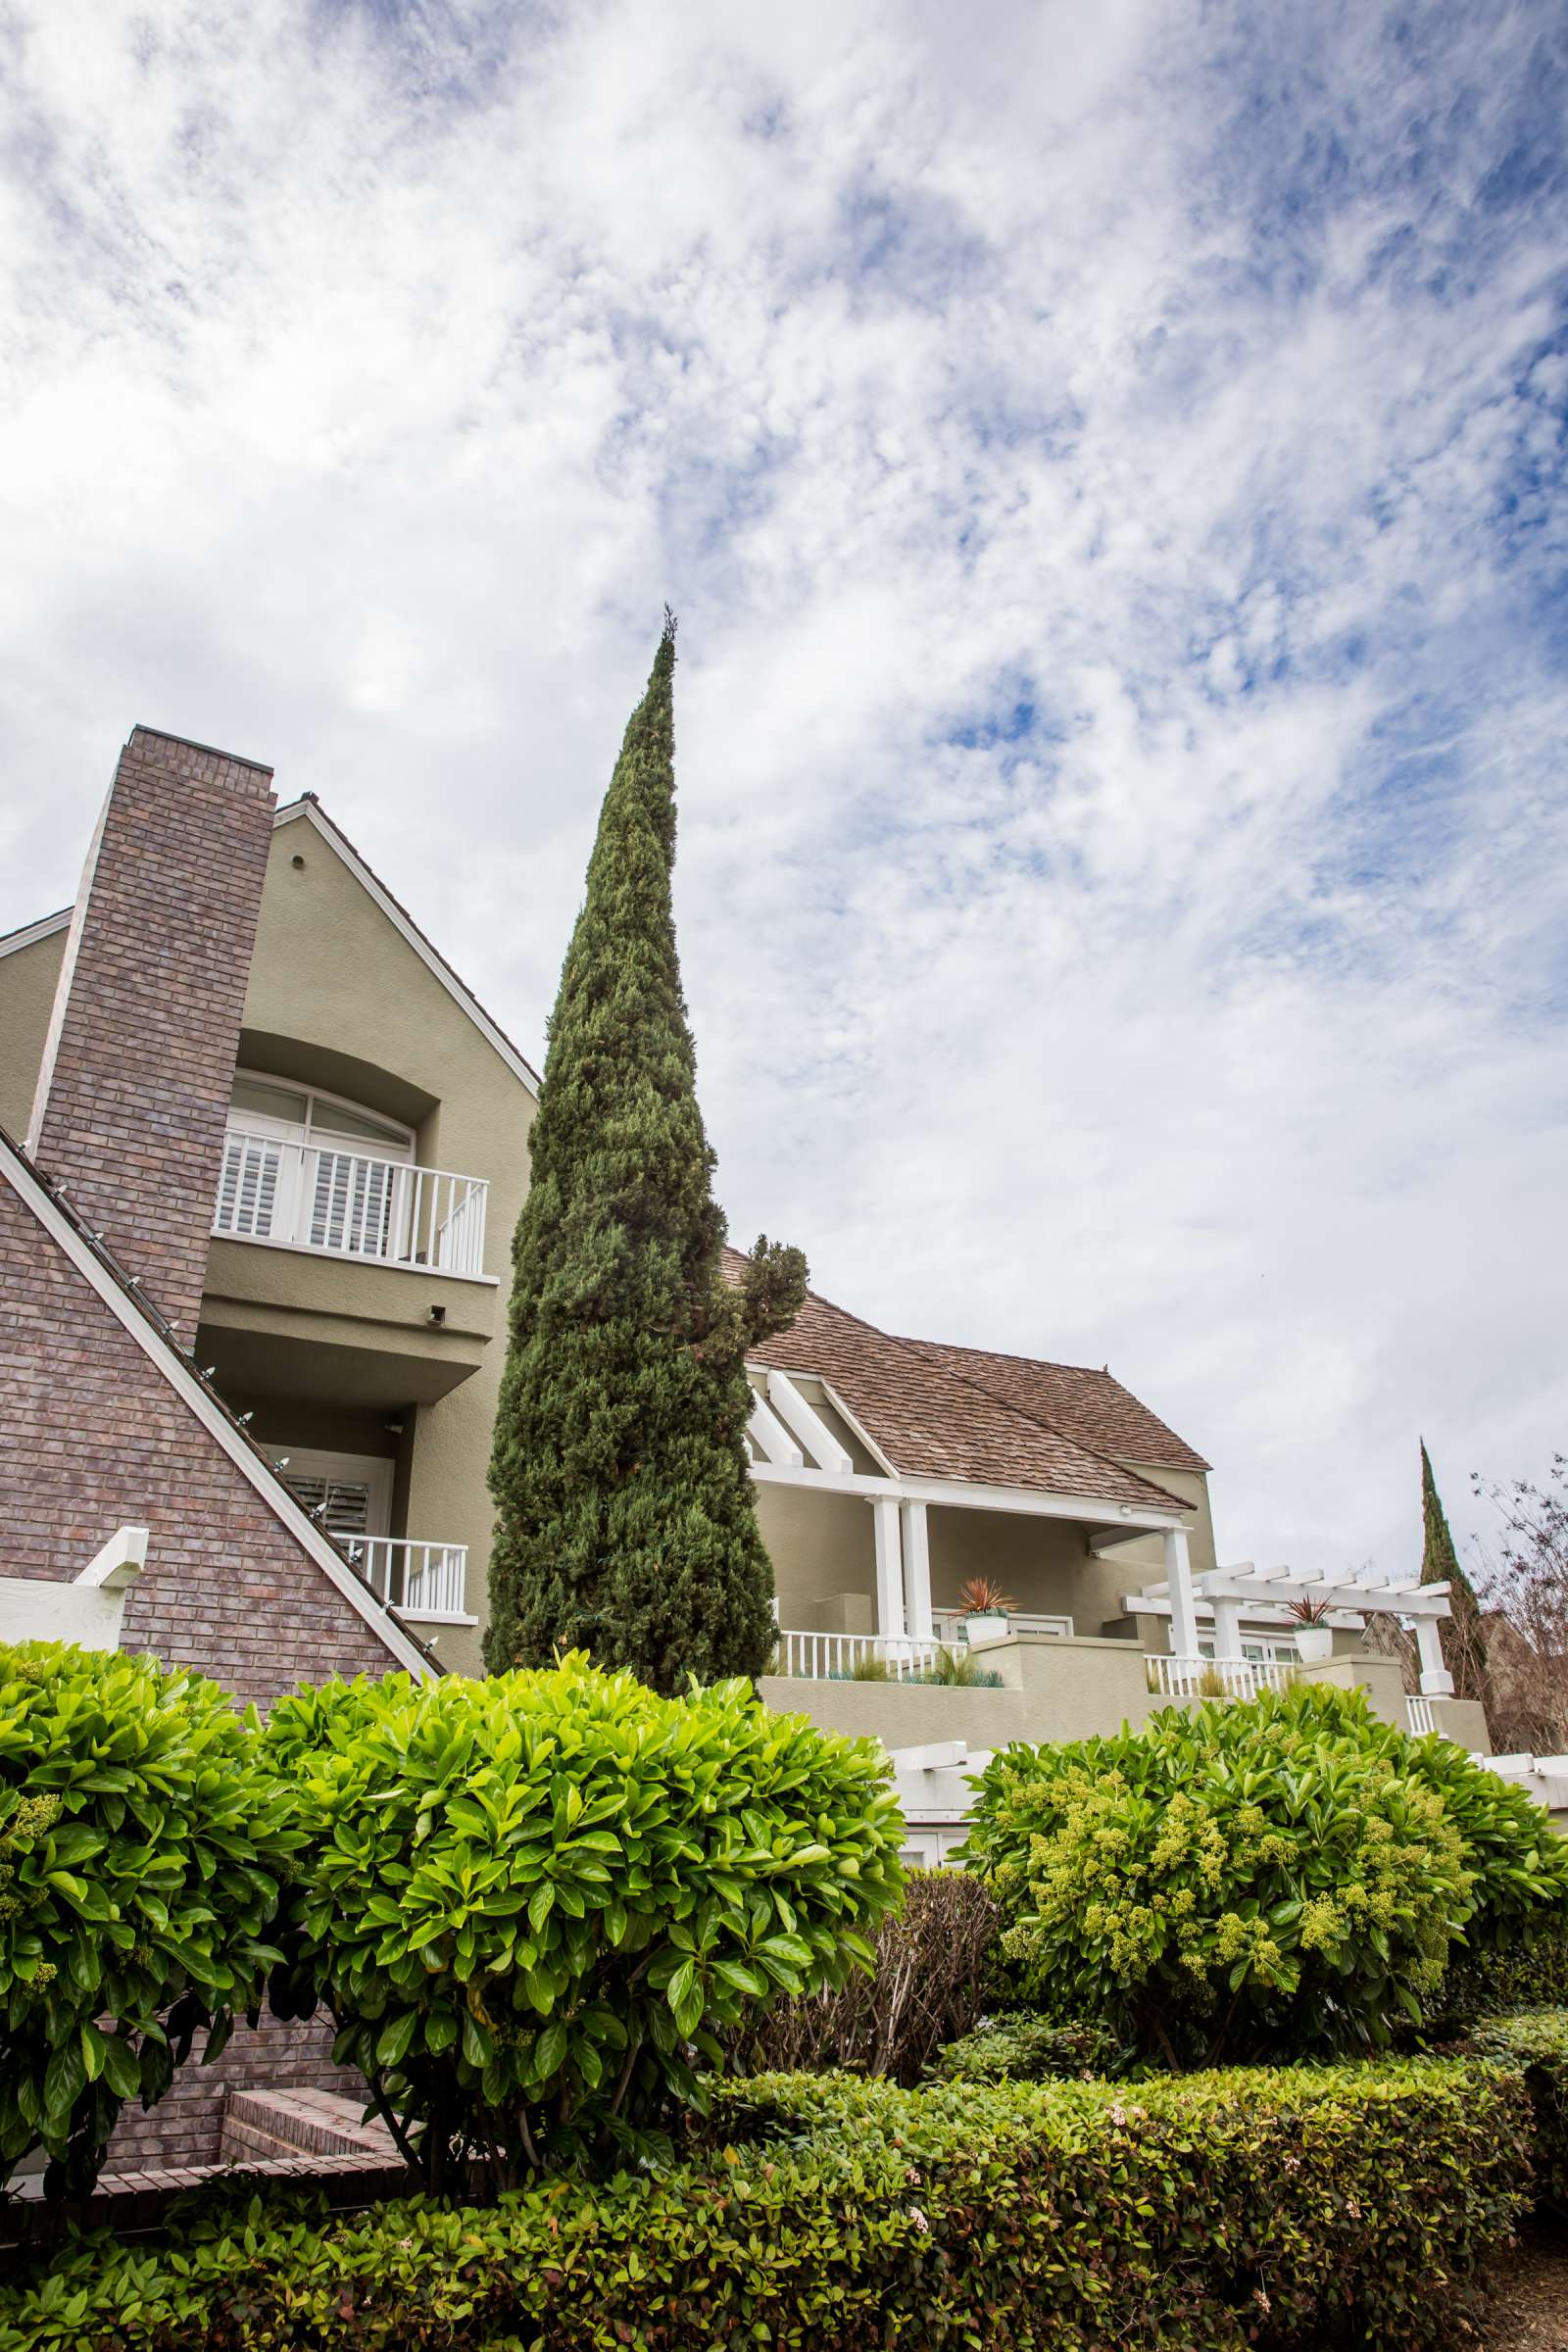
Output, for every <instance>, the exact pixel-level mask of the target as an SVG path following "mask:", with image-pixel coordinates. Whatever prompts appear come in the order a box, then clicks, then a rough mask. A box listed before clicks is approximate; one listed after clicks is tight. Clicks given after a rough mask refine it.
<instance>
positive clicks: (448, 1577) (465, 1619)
mask: <svg viewBox="0 0 1568 2352" xmlns="http://www.w3.org/2000/svg"><path fill="white" fill-rule="evenodd" d="M338 1541H339V1543H340V1544H342V1545H343V1548H344V1550H345V1551H346V1552H347V1553H348V1555H349V1558H350V1559H351V1560H352V1561H353V1562H354V1563H355V1565H356V1567H357V1568H359V1570H360V1571H361V1573H362V1575H363V1576H364V1577H365V1579H366V1582H367V1583H368V1585H369V1587H370V1590H371V1591H372V1592H373V1593H379V1594H380V1596H381V1598H382V1599H383V1600H386V1601H390V1602H391V1604H392V1606H393V1607H394V1608H395V1609H396V1610H397V1612H398V1615H399V1616H400V1617H407V1618H408V1619H409V1621H410V1623H411V1624H416V1625H417V1624H419V1623H421V1622H422V1623H427V1624H428V1623H435V1624H440V1625H477V1624H478V1622H479V1621H478V1619H477V1618H476V1617H474V1616H471V1615H470V1614H469V1611H468V1608H467V1605H466V1604H467V1590H466V1588H467V1576H468V1546H467V1545H466V1544H417V1543H414V1542H411V1541H409V1540H407V1539H405V1538H404V1537H401V1536H340V1537H339V1538H338Z"/></svg>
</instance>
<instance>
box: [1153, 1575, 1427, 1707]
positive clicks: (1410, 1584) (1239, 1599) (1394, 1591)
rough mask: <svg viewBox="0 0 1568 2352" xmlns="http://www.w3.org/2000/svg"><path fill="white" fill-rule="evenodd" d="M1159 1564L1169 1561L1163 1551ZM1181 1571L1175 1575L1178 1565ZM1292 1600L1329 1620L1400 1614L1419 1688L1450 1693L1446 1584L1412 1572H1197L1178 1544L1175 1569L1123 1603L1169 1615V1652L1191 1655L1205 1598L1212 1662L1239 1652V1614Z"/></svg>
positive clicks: (1195, 1653)
mask: <svg viewBox="0 0 1568 2352" xmlns="http://www.w3.org/2000/svg"><path fill="white" fill-rule="evenodd" d="M1166 1565H1167V1568H1168V1567H1169V1566H1170V1565H1171V1562H1170V1558H1169V1555H1168V1554H1167V1559H1166ZM1184 1569H1185V1570H1186V1573H1185V1574H1184V1573H1182V1571H1183V1570H1184ZM1295 1600H1315V1601H1320V1602H1324V1603H1326V1604H1327V1606H1328V1609H1329V1611H1330V1621H1331V1622H1332V1621H1333V1619H1334V1618H1335V1617H1338V1619H1339V1621H1340V1623H1341V1624H1345V1623H1349V1624H1352V1625H1356V1624H1359V1623H1360V1622H1361V1621H1362V1620H1363V1619H1365V1618H1367V1617H1402V1618H1406V1619H1408V1620H1409V1621H1410V1622H1411V1623H1413V1625H1414V1627H1415V1639H1416V1648H1417V1650H1418V1651H1419V1653H1420V1658H1421V1691H1422V1695H1423V1697H1426V1698H1451V1697H1452V1695H1453V1677H1452V1676H1451V1675H1450V1674H1449V1673H1448V1671H1447V1669H1446V1666H1445V1665H1444V1663H1443V1637H1442V1634H1441V1633H1440V1631H1439V1628H1440V1626H1441V1624H1442V1622H1443V1619H1444V1618H1445V1617H1447V1616H1450V1615H1451V1614H1452V1611H1451V1610H1450V1608H1449V1606H1448V1588H1447V1586H1446V1585H1424V1584H1422V1582H1421V1580H1420V1578H1419V1577H1405V1576H1398V1575H1385V1574H1380V1573H1379V1571H1378V1570H1377V1569H1374V1568H1366V1569H1362V1570H1361V1571H1360V1572H1359V1573H1358V1574H1357V1575H1355V1576H1351V1577H1345V1576H1323V1577H1312V1576H1304V1575H1301V1574H1299V1572H1298V1571H1297V1570H1296V1569H1294V1568H1258V1567H1254V1565H1253V1563H1252V1562H1251V1561H1250V1560H1242V1561H1239V1562H1238V1563H1237V1565H1236V1566H1235V1567H1233V1568H1211V1569H1208V1570H1207V1571H1205V1573H1203V1574H1202V1575H1201V1576H1194V1575H1193V1574H1192V1572H1191V1570H1190V1569H1187V1563H1186V1557H1185V1546H1183V1550H1182V1556H1181V1560H1180V1565H1179V1567H1178V1569H1177V1573H1176V1574H1174V1575H1167V1576H1166V1577H1165V1578H1164V1579H1163V1580H1162V1581H1161V1582H1160V1583H1158V1584H1154V1585H1150V1586H1149V1587H1148V1588H1147V1590H1146V1591H1145V1592H1143V1593H1128V1594H1127V1595H1126V1596H1125V1598H1124V1600H1123V1604H1122V1605H1123V1606H1124V1607H1125V1608H1126V1609H1127V1610H1128V1611H1129V1612H1130V1613H1131V1614H1133V1615H1134V1616H1156V1617H1168V1618H1169V1619H1170V1646H1171V1651H1172V1654H1173V1655H1175V1656H1177V1657H1183V1658H1196V1657H1197V1656H1198V1641H1199V1633H1198V1610H1199V1604H1200V1603H1201V1602H1205V1601H1206V1602H1207V1603H1208V1605H1209V1607H1210V1608H1211V1609H1212V1611H1213V1616H1214V1657H1215V1662H1216V1664H1220V1663H1223V1662H1225V1661H1226V1660H1229V1659H1238V1658H1240V1657H1241V1654H1242V1619H1243V1617H1244V1616H1246V1615H1248V1614H1249V1613H1251V1614H1253V1615H1255V1613H1256V1612H1257V1611H1258V1610H1259V1609H1265V1610H1272V1609H1281V1608H1284V1607H1286V1606H1288V1604H1289V1603H1290V1602H1292V1601H1295Z"/></svg>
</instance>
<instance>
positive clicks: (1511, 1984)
mask: <svg viewBox="0 0 1568 2352" xmlns="http://www.w3.org/2000/svg"><path fill="white" fill-rule="evenodd" d="M1551 2002H1559V2003H1564V2004H1568V1919H1565V1918H1564V1917H1563V1915H1562V1914H1561V1913H1555V1912H1554V1913H1552V1914H1550V1915H1549V1916H1548V1917H1547V1918H1546V1920H1545V1921H1544V1924H1543V1925H1542V1926H1541V1927H1540V1928H1539V1929H1538V1931H1537V1933H1536V1934H1535V1935H1534V1936H1523V1937H1516V1938H1515V1939H1514V1941H1512V1942H1505V1943H1494V1944H1486V1945H1483V1946H1482V1947H1481V1949H1480V1950H1476V1951H1471V1950H1466V1949H1463V1948H1461V1947H1460V1946H1458V1945H1455V1946H1454V1948H1453V1950H1452V1952H1451V1953H1450V1954H1449V1956H1448V1966H1447V1971H1446V1975H1445V1976H1444V1980H1443V1983H1442V1984H1441V1985H1439V1986H1438V1989H1437V1991H1436V1993H1435V1994H1434V1995H1433V1998H1432V2001H1431V2004H1430V2015H1431V2019H1432V2022H1433V2024H1434V2025H1435V2026H1436V2027H1437V2028H1439V2029H1440V2030H1441V2029H1442V2028H1444V2027H1457V2026H1464V2025H1469V2024H1470V2023H1472V2022H1473V2021H1474V2020H1475V2019H1477V2018H1489V2017H1510V2016H1512V2015H1513V2014H1514V2013H1515V2012H1516V2011H1518V2010H1522V2009H1541V2008H1544V2007H1545V2006H1546V2005H1547V2004H1548V2003H1551Z"/></svg>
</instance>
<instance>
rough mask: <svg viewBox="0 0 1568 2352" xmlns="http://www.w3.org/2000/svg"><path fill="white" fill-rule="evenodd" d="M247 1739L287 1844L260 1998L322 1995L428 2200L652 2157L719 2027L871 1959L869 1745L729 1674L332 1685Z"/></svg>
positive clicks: (894, 1818)
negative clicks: (689, 1687) (777, 1705)
mask: <svg viewBox="0 0 1568 2352" xmlns="http://www.w3.org/2000/svg"><path fill="white" fill-rule="evenodd" d="M266 1737H267V1740H268V1743H269V1746H270V1750H271V1752H272V1754H273V1755H274V1757H275V1758H276V1759H277V1762H278V1763H279V1765H280V1766H281V1767H282V1768H283V1769H284V1770H285V1771H288V1772H290V1773H292V1774H294V1775H295V1776H296V1777H297V1780H298V1782H299V1785H300V1788H301V1790H302V1792H303V1800H304V1811H305V1817H306V1820H307V1823H308V1826H309V1829H310V1832H311V1844H310V1848H309V1852H308V1855H307V1857H306V1862H305V1867H304V1873H303V1877H302V1882H301V1886H300V1888H299V1890H298V1892H297V1896H296V1899H295V1903H294V1908H293V1914H292V1921H291V1926H292V1932H293V1934H294V1936H295V1937H296V1939H297V1941H296V1951H295V1956H294V1962H293V1967H292V1972H291V1980H290V1982H289V1984H287V1985H280V1987H279V1991H278V2005H279V2006H280V2007H281V2008H283V2009H284V2010H285V2011H288V2010H289V2009H291V2008H296V2007H297V2008H301V2009H303V2008H305V2007H308V2006H309V2004H310V2003H311V2001H312V1999H313V1998H314V1997H315V1996H316V1995H317V1994H318V1993H319V1995H320V1996H321V1997H324V1999H325V2000H326V2002H327V2004H328V2006H329V2007H330V2008H331V2011H332V2014H333V2016H334V2018H335V2019H336V2021H337V2025H338V2028H339V2032H338V2038H337V2054H338V2057H339V2060H340V2061H343V2062H348V2063H352V2064H353V2065H355V2066H357V2067H358V2068H359V2069H360V2071H361V2072H362V2073H363V2074H364V2075H365V2077H366V2079H367V2081H368V2082H369V2084H370V2086H371V2093H372V2097H373V2098H374V2100H375V2102H376V2104H377V2105H378V2107H379V2108H380V2110H381V2112H382V2114H383V2115H384V2116H385V2117H386V2119H387V2121H388V2123H389V2124H390V2125H391V2126H392V2128H393V2130H394V2131H395V2132H396V2133H397V2134H398V2136H399V2140H400V2144H402V2145H403V2146H404V2148H405V2152H406V2153H409V2154H410V2155H411V2157H414V2156H417V2160H418V2161H419V2163H420V2164H421V2167H422V2169H423V2173H424V2177H425V2179H426V2180H427V2181H428V2182H429V2183H430V2184H432V2185H435V2184H437V2183H439V2182H440V2181H441V2180H442V2179H443V2178H444V2173H445V2167H446V2165H447V2162H448V2160H449V2158H450V2157H451V2156H453V2155H455V2154H463V2155H471V2156H473V2157H475V2158H477V2159H478V2160H479V2161H480V2162H481V2163H482V2164H483V2165H484V2166H485V2167H486V2168H487V2172H488V2175H489V2178H490V2179H491V2180H494V2181H496V2182H498V2183H499V2182H506V2181H509V2180H518V2179H520V2178H522V2177H523V2176H524V2175H526V2173H527V2172H529V2171H530V2170H531V2169H533V2168H535V2167H552V2166H561V2165H565V2164H570V2163H574V2162H578V2161H581V2160H584V2159H586V2158H589V2157H603V2156H605V2155H606V2154H607V2153H608V2152H609V2150H610V2149H611V2148H618V2149H619V2150H620V2151H621V2152H622V2153H623V2154H627V2155H640V2154H646V2153H649V2152H650V2151H651V2149H652V2148H653V2147H654V2146H655V2145H656V2144H657V2141H656V2140H655V2139H654V2138H652V2137H651V2135H653V2134H657V2133H658V2131H659V2130H660V2128H661V2127H662V2125H663V2124H664V2123H665V2121H666V2120H667V2118H668V2116H669V2114H670V2112H671V2110H672V2108H673V2107H674V2106H675V2105H676V2104H678V2103H679V2102H681V2101H693V2100H697V2099H699V2098H700V2096H701V2093H700V2089H699V2084H698V2081H697V2069H698V2067H699V2066H700V2065H702V2064H703V2063H704V2062H705V2061H708V2062H711V2061H713V2060H715V2059H716V2058H717V2057H718V2055H719V2044H718V2041H717V2040H716V2038H715V2036H716V2035H717V2034H720V2033H722V2032H723V2031H725V2030H726V2029H728V2028H732V2027H734V2026H735V2025H737V2024H738V2023H739V2021H740V2019H741V2017H742V2016H743V2014H744V2013H745V2011H746V2010H747V2008H748V2007H749V2005H750V2004H752V2003H757V2002H764V2001H767V2000H769V1999H771V1998H773V1997H775V1996H776V1995H777V1994H779V1993H790V1994H798V1993H801V1992H805V1991H809V1990H811V1989H813V1988H814V1987H815V1986H817V1985H842V1984H843V1983H844V1981H845V1979H846V1977H847V1976H848V1975H849V1973H850V1970H851V1968H852V1966H853V1965H854V1964H855V1963H856V1962H858V1963H860V1964H861V1965H863V1966H865V1967H869V1966H870V1965H871V1962H872V1953H871V1947H870V1945H869V1944H868V1943H867V1942H866V1941H865V1940H864V1938H863V1937H862V1936H859V1935H858V1933H857V1927H858V1923H860V1922H864V1923H865V1924H867V1925H868V1926H870V1927H872V1928H874V1927H875V1926H876V1924H877V1922H878V1921H879V1920H880V1918H881V1917H882V1915H883V1914H884V1913H885V1912H887V1911H888V1910H890V1909H892V1908H893V1906H894V1905H895V1904H896V1903H897V1901H898V1899H899V1895H900V1891H901V1888H902V1886H903V1876H904V1874H903V1868H902V1865H901V1863H900V1861H899V1847H900V1844H901V1841H902V1838H903V1834H904V1832H903V1822H902V1820H901V1817H900V1815H899V1811H898V1806H897V1802H896V1800H895V1798H894V1795H893V1792H892V1790H891V1789H890V1787H889V1786H888V1782H887V1779H886V1777H885V1776H886V1773H887V1759H886V1757H885V1755H884V1754H883V1753H882V1751H881V1749H880V1748H879V1747H878V1746H877V1745H876V1744H875V1742H874V1741H871V1740H845V1739H839V1738H835V1737H832V1736H831V1735H828V1734H825V1733H821V1732H818V1731H816V1730H814V1729H813V1728H812V1726H811V1725H810V1724H809V1722H807V1720H806V1719H805V1718H804V1717H803V1716H787V1717H786V1716H778V1715H772V1714H769V1713H767V1712H766V1711H765V1709H763V1708H762V1707H760V1705H759V1704H758V1703H757V1701H756V1700H755V1699H754V1698H753V1696H752V1694H751V1688H750V1685H749V1684H746V1683H740V1682H737V1683H724V1684H717V1685H714V1686H712V1687H711V1688H710V1689H708V1690H705V1691H695V1692H694V1693H693V1695H692V1696H691V1697H689V1698H685V1699H669V1698H662V1697H659V1696H657V1695H656V1694H655V1693H654V1692H653V1691H649V1690H647V1689H646V1688H645V1687H644V1686H643V1685H642V1684H641V1683H639V1682H637V1681H635V1680H634V1679H633V1677H632V1676H631V1675H630V1674H629V1673H620V1674H613V1675H611V1674H605V1673H602V1672H600V1671H599V1670H598V1669H596V1668H595V1667H593V1666H591V1665H590V1664H589V1662H588V1660H587V1659H586V1658H585V1657H583V1656H582V1655H581V1654H580V1653H574V1654H573V1655H571V1656H569V1657H567V1658H565V1659H564V1660H563V1662H562V1663H561V1664H560V1665H559V1666H557V1667H555V1668H553V1669H551V1670H549V1671H547V1672H543V1673H518V1674H511V1675H504V1676H499V1677H497V1678H495V1679H494V1680H492V1681H489V1682H465V1681H463V1680H461V1679H460V1678H458V1677H456V1676H448V1677H446V1678H444V1679H443V1680H442V1681H440V1682H438V1683H429V1684H423V1685H416V1684H414V1683H412V1682H411V1681H410V1680H409V1678H408V1677H407V1676H405V1675H389V1676H388V1677H387V1678H386V1680H385V1681H384V1682H381V1683H377V1684H371V1683H368V1682H364V1681H361V1682H357V1683H352V1684H343V1683H333V1684H328V1685H327V1686H326V1687H325V1688H323V1689H321V1690H319V1691H302V1692H300V1693H298V1694H297V1695H296V1696H293V1697H290V1698H286V1699H283V1700H281V1701H280V1702H279V1703H278V1705H277V1706H276V1707H275V1708H274V1710H273V1713H272V1717H271V1721H270V1725H269V1727H268V1731H267V1735H266ZM411 2128H412V2129H413V2130H414V2131H417V2149H416V2147H415V2145H414V2141H413V2138H412V2137H411Z"/></svg>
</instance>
